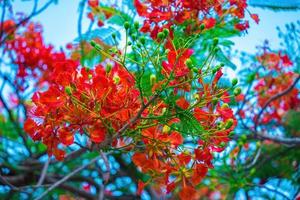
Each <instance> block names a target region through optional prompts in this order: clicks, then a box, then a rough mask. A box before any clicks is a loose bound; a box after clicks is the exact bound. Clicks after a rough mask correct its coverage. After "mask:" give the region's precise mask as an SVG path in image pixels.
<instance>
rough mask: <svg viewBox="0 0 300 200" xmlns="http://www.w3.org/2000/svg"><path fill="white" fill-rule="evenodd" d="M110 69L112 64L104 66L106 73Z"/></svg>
mask: <svg viewBox="0 0 300 200" xmlns="http://www.w3.org/2000/svg"><path fill="white" fill-rule="evenodd" d="M111 69H112V65H111V64H109V63H108V64H107V65H106V68H105V71H106V73H109V72H110V71H111Z"/></svg>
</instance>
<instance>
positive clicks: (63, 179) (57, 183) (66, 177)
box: [35, 156, 101, 200]
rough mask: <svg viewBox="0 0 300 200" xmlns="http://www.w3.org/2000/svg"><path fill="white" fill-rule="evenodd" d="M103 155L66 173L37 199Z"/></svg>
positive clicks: (40, 199) (40, 198)
mask: <svg viewBox="0 0 300 200" xmlns="http://www.w3.org/2000/svg"><path fill="white" fill-rule="evenodd" d="M99 158H101V156H97V157H96V158H94V159H92V160H91V161H90V162H88V163H87V164H85V165H82V166H81V167H78V168H77V169H75V170H74V171H72V172H71V173H69V174H68V175H66V176H65V177H64V178H62V179H60V180H59V181H57V182H56V183H54V184H53V185H52V186H51V187H49V188H48V189H47V190H46V191H45V192H43V193H42V194H41V195H40V196H39V197H37V198H36V199H35V200H42V199H43V198H44V197H45V196H46V195H47V194H48V193H49V192H51V191H52V190H54V189H55V188H57V187H58V186H60V185H61V184H63V183H64V182H65V181H67V180H68V179H69V178H71V177H72V176H74V175H75V174H77V173H79V172H80V171H81V170H83V169H85V168H86V167H88V166H90V165H91V164H93V163H95V162H96V161H97V160H98V159H99Z"/></svg>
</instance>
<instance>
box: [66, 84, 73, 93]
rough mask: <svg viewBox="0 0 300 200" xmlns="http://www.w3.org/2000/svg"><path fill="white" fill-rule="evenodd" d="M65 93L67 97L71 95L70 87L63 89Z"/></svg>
mask: <svg viewBox="0 0 300 200" xmlns="http://www.w3.org/2000/svg"><path fill="white" fill-rule="evenodd" d="M65 92H66V93H67V94H68V95H72V88H71V87H70V86H67V87H65Z"/></svg>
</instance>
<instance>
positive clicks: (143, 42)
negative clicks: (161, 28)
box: [140, 36, 146, 44]
mask: <svg viewBox="0 0 300 200" xmlns="http://www.w3.org/2000/svg"><path fill="white" fill-rule="evenodd" d="M140 43H141V44H145V43H146V38H145V37H143V36H142V37H140Z"/></svg>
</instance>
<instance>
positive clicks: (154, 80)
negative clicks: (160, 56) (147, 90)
mask: <svg viewBox="0 0 300 200" xmlns="http://www.w3.org/2000/svg"><path fill="white" fill-rule="evenodd" d="M155 82H156V76H155V74H151V75H150V84H151V85H154V84H155Z"/></svg>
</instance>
